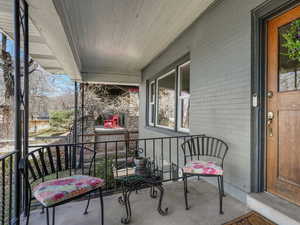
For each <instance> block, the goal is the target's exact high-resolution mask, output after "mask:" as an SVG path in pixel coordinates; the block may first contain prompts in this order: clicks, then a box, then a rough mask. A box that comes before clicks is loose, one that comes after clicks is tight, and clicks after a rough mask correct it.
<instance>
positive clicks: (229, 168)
mask: <svg viewBox="0 0 300 225" xmlns="http://www.w3.org/2000/svg"><path fill="white" fill-rule="evenodd" d="M262 2H263V0H242V1H241V0H221V1H217V3H215V4H214V5H213V6H212V7H210V8H209V9H208V10H207V11H206V12H205V13H204V14H202V15H201V16H200V17H199V18H198V20H197V21H196V22H195V23H194V24H192V25H191V26H190V27H189V28H188V29H187V30H186V31H185V32H183V33H182V34H181V35H180V36H179V37H178V38H177V39H176V40H175V41H174V42H173V43H172V44H171V45H170V46H169V47H168V48H167V49H166V50H165V51H164V52H163V53H162V54H161V55H160V56H159V57H157V58H156V59H155V60H153V61H152V62H151V63H150V64H149V65H148V66H147V67H146V68H145V69H144V70H143V73H142V76H143V79H142V84H141V87H140V101H141V102H145V101H146V80H147V79H150V78H151V77H152V76H154V75H155V74H157V73H158V72H159V71H161V70H162V69H164V68H165V67H166V66H168V65H169V64H171V63H172V62H174V61H176V60H177V59H178V58H180V57H181V56H183V55H184V54H186V53H187V52H190V54H191V61H192V64H191V134H202V133H205V134H207V135H212V136H216V137H220V138H222V139H223V140H224V141H226V142H227V143H228V144H229V147H230V149H229V153H228V156H227V159H226V161H225V188H226V190H227V191H228V192H230V193H231V194H232V195H234V196H235V197H237V198H239V199H240V200H242V201H244V200H245V196H246V195H245V193H247V192H249V191H250V173H251V171H250V107H251V106H250V99H251V98H250V81H251V74H250V66H251V10H252V9H253V8H255V7H256V6H258V5H259V4H260V3H262ZM145 110H146V106H145V104H140V125H139V127H140V137H141V138H143V137H159V136H167V135H174V134H172V133H170V132H165V131H159V130H157V129H149V128H146V121H145V116H146V113H145Z"/></svg>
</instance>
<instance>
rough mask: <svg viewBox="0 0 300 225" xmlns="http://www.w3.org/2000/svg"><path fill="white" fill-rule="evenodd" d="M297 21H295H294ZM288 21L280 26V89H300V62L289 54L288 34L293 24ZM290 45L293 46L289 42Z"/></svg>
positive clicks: (297, 36) (297, 37) (296, 36)
mask: <svg viewBox="0 0 300 225" xmlns="http://www.w3.org/2000/svg"><path fill="white" fill-rule="evenodd" d="M298 20H299V19H298ZM293 22H295V21H293ZM293 22H291V23H288V24H286V25H284V26H282V27H280V28H279V30H278V34H279V50H280V53H279V57H278V58H279V68H278V70H279V71H278V74H279V85H278V87H279V91H294V90H300V62H299V61H298V60H295V59H293V58H291V56H289V51H288V48H287V46H285V45H286V44H287V39H286V35H288V34H292V32H291V30H292V29H291V28H292V24H293ZM298 32H299V33H300V30H299V31H298ZM295 38H296V40H297V39H299V41H300V37H299V34H298V33H297V34H295ZM289 46H291V45H290V44H289Z"/></svg>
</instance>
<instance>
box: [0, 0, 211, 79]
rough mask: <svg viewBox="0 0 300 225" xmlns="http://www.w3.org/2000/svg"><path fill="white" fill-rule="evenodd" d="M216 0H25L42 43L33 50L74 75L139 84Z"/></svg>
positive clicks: (6, 0) (33, 30) (38, 56)
mask: <svg viewBox="0 0 300 225" xmlns="http://www.w3.org/2000/svg"><path fill="white" fill-rule="evenodd" d="M213 1H214V0H160V1H157V0H88V1H82V0H53V1H49V0H27V2H28V3H29V10H30V12H29V14H30V17H31V21H32V23H33V24H34V25H35V26H33V28H32V34H31V35H32V36H33V37H32V38H31V40H32V41H31V48H32V50H33V49H34V44H36V43H35V42H34V41H33V40H34V39H35V38H38V40H39V42H41V43H39V44H42V45H43V46H40V48H39V51H38V52H36V53H35V55H34V54H33V56H35V57H36V59H39V60H37V61H39V62H42V63H41V64H42V65H43V60H44V61H47V60H49V59H51V60H52V61H51V62H52V63H53V60H57V61H58V62H59V65H61V67H62V68H63V70H64V71H65V72H66V73H68V74H69V75H71V76H72V77H73V78H74V79H81V80H83V81H89V82H106V83H127V84H139V82H140V75H141V70H142V69H143V68H144V67H145V66H147V64H149V63H150V62H151V60H153V59H154V58H155V57H156V56H157V55H159V54H160V53H161V52H162V51H163V50H164V49H165V48H166V47H167V46H168V45H169V44H170V43H171V42H172V41H174V40H175V39H176V37H178V35H179V34H180V33H181V32H182V31H184V30H185V29H186V28H187V27H188V26H189V25H190V24H191V23H192V22H193V21H195V19H196V18H197V17H198V16H199V15H200V14H201V13H202V12H203V11H204V10H206V9H207V7H208V6H209V5H210V4H211V3H212V2H213ZM10 2H12V1H10V0H3V1H1V5H0V14H3V11H4V10H3V9H2V8H3V7H2V5H3V4H7V5H8V4H9V3H10ZM10 4H11V3H10ZM9 13H11V10H10V12H9ZM10 21H12V20H10ZM11 27H12V26H11V25H10V32H11ZM52 52H53V53H54V54H55V57H54V56H53V54H52ZM45 53H46V54H45ZM44 55H47V57H44ZM50 55H51V56H50ZM48 56H49V57H48ZM33 58H34V57H33ZM59 65H53V67H54V66H57V67H59ZM45 67H46V66H45ZM46 69H47V68H46Z"/></svg>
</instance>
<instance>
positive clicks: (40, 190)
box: [33, 175, 104, 207]
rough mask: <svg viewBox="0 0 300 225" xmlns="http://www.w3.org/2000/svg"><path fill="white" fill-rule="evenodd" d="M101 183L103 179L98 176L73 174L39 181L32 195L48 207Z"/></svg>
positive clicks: (101, 184)
mask: <svg viewBox="0 0 300 225" xmlns="http://www.w3.org/2000/svg"><path fill="white" fill-rule="evenodd" d="M103 184H104V180H102V179H100V178H96V177H90V176H83V175H75V176H70V177H65V178H61V179H57V180H50V181H46V182H43V183H41V184H39V185H37V186H36V187H35V188H34V189H33V196H34V197H35V198H36V199H37V200H38V201H39V202H40V203H42V204H43V205H44V206H46V207H48V206H51V205H54V204H57V203H59V202H62V201H65V200H67V199H70V198H73V197H76V196H79V195H81V194H84V193H87V192H89V191H92V190H94V189H97V188H99V187H101V186H103Z"/></svg>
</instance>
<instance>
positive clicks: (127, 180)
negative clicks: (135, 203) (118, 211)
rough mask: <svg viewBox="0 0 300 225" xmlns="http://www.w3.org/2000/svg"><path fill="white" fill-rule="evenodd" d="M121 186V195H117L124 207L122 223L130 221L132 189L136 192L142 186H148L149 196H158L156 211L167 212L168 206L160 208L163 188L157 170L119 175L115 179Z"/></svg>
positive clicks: (163, 213)
mask: <svg viewBox="0 0 300 225" xmlns="http://www.w3.org/2000/svg"><path fill="white" fill-rule="evenodd" d="M116 180H117V182H119V184H121V187H122V196H120V197H119V199H118V200H119V203H120V204H121V205H122V206H124V207H125V210H126V217H123V218H122V219H121V222H122V223H123V224H128V223H130V220H131V206H130V195H131V193H132V192H133V191H135V192H137V191H138V190H140V189H143V188H150V197H151V198H153V199H155V198H157V196H158V191H159V201H158V207H157V211H158V212H159V214H160V215H162V216H165V215H167V213H168V208H165V209H162V208H161V203H162V200H163V196H164V188H163V186H162V175H160V174H159V173H158V172H157V171H151V170H146V171H145V172H143V173H141V172H138V173H137V172H136V173H135V174H132V175H128V176H124V177H119V178H117V179H116Z"/></svg>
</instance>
